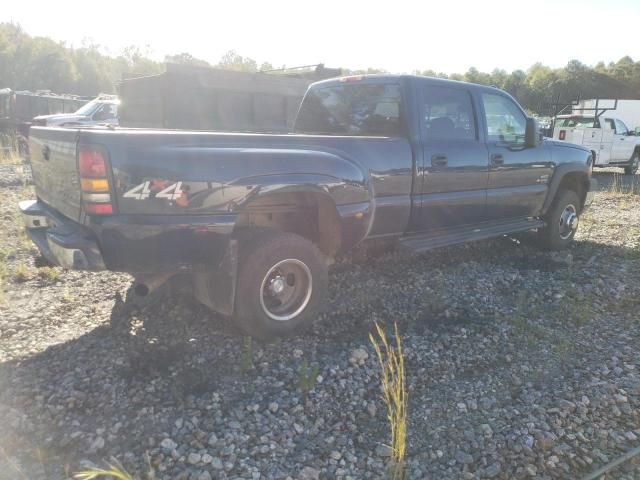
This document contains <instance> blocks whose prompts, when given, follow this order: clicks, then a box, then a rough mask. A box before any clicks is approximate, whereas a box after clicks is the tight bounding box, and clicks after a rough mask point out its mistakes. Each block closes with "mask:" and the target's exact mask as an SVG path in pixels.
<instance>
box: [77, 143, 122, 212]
mask: <svg viewBox="0 0 640 480" xmlns="http://www.w3.org/2000/svg"><path fill="white" fill-rule="evenodd" d="M78 173H79V174H80V188H81V189H82V200H83V208H84V211H85V212H86V213H87V214H88V215H111V214H112V213H113V206H112V205H111V193H110V187H109V178H108V177H107V155H106V152H105V151H104V150H102V149H100V148H99V147H97V148H96V147H88V146H84V147H80V151H79V152H78Z"/></svg>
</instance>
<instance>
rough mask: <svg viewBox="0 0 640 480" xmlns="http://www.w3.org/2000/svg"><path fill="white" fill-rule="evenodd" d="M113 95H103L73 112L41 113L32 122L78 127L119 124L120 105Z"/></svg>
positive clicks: (40, 124) (39, 124)
mask: <svg viewBox="0 0 640 480" xmlns="http://www.w3.org/2000/svg"><path fill="white" fill-rule="evenodd" d="M119 104H120V101H119V100H118V99H117V97H115V96H113V95H101V96H99V97H98V98H96V99H94V100H91V101H90V102H89V103H86V104H84V105H83V106H82V107H80V108H79V109H78V110H76V111H75V112H73V113H60V114H54V115H39V116H37V117H35V118H34V119H33V122H32V124H33V125H37V126H51V127H54V126H60V127H76V126H81V125H118V105H119Z"/></svg>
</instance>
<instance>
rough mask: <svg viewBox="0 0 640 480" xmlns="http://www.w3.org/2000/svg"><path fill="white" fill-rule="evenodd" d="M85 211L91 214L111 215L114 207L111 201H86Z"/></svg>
mask: <svg viewBox="0 0 640 480" xmlns="http://www.w3.org/2000/svg"><path fill="white" fill-rule="evenodd" d="M84 211H85V212H87V213H88V214H89V215H111V214H112V213H113V207H112V206H111V204H110V203H85V204H84Z"/></svg>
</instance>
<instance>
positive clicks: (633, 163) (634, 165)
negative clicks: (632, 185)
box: [624, 152, 640, 175]
mask: <svg viewBox="0 0 640 480" xmlns="http://www.w3.org/2000/svg"><path fill="white" fill-rule="evenodd" d="M639 169H640V153H637V152H636V153H634V154H633V156H632V157H631V160H630V161H629V165H627V166H626V167H624V173H625V175H635V174H636V173H638V170H639Z"/></svg>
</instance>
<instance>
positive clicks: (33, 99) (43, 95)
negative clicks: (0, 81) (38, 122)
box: [0, 88, 88, 156]
mask: <svg viewBox="0 0 640 480" xmlns="http://www.w3.org/2000/svg"><path fill="white" fill-rule="evenodd" d="M87 100H88V98H85V97H79V96H77V95H65V94H63V95H57V94H55V93H52V92H50V91H48V90H47V91H37V92H30V91H17V92H16V91H14V90H11V89H10V88H2V89H0V147H4V148H7V149H14V150H18V151H19V152H20V153H21V154H22V155H24V156H27V155H28V145H27V138H28V136H29V128H30V127H31V122H32V119H33V117H35V116H37V115H50V114H61V113H66V112H74V111H76V110H77V109H78V108H80V107H81V106H82V105H84V104H85V103H86V102H87ZM14 142H17V145H12V143H14Z"/></svg>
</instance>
